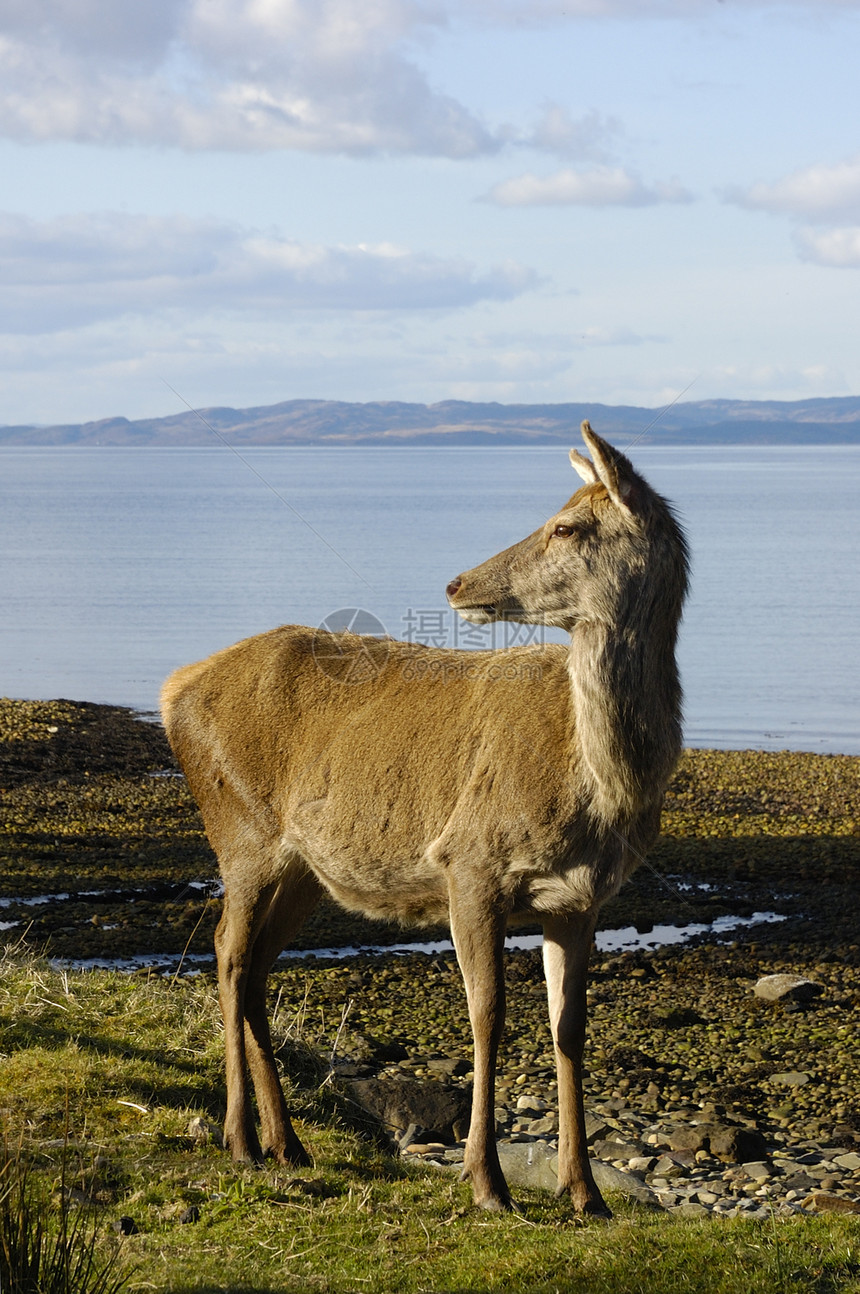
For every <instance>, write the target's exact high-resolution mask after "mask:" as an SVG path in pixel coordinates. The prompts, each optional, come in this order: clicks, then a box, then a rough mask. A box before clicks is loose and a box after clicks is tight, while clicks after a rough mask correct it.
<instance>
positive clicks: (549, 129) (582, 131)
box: [511, 103, 622, 161]
mask: <svg viewBox="0 0 860 1294" xmlns="http://www.w3.org/2000/svg"><path fill="white" fill-rule="evenodd" d="M621 133H622V130H621V123H620V122H618V121H617V120H616V119H615V118H613V117H608V118H607V117H601V115H600V113H599V112H589V113H586V115H585V116H584V117H581V118H580V119H579V120H578V121H577V120H574V119H573V118H572V117H571V116H570V114H569V113H568V112H567V111H566V109H564V108H562V107H561V106H560V105H559V104H557V103H550V104H547V106H546V108H545V109H544V112H543V115H542V116H541V118H540V120H539V121H538V123H537V125H536V126H535V127H534V129H532V130H530V131H524V132H521V133H513V134H512V136H511V137H512V139H513V140H514V141H515V142H516V143H518V144H524V145H526V146H527V147H529V148H535V149H538V150H539V151H541V152H544V153H555V154H556V156H558V157H565V158H570V159H576V160H579V159H584V158H592V159H594V160H598V161H602V160H604V159H605V158H606V156H607V153H608V151H609V147H610V144H611V143H612V142H614V140H615V139H616V138H617V136H619V135H620V134H621Z"/></svg>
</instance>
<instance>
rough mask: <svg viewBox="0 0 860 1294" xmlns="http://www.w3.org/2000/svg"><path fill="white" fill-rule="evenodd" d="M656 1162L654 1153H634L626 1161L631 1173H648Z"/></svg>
mask: <svg viewBox="0 0 860 1294" xmlns="http://www.w3.org/2000/svg"><path fill="white" fill-rule="evenodd" d="M656 1162H657V1160H656V1158H655V1156H654V1155H636V1156H635V1157H634V1158H633V1159H629V1160H628V1161H627V1170H628V1172H631V1173H650V1172H652V1171H653V1168H654V1165H655V1164H656Z"/></svg>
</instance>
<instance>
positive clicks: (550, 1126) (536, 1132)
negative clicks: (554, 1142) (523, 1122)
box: [526, 1114, 558, 1137]
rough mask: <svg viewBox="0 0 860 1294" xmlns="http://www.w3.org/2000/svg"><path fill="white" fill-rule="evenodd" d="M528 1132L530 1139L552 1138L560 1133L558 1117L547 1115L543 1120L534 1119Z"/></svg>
mask: <svg viewBox="0 0 860 1294" xmlns="http://www.w3.org/2000/svg"><path fill="white" fill-rule="evenodd" d="M526 1132H527V1133H528V1134H529V1136H530V1137H551V1136H553V1134H554V1133H556V1132H558V1116H557V1115H555V1114H545V1115H544V1116H543V1118H542V1119H532V1121H531V1123H530V1124H529V1125H528V1127H527V1128H526Z"/></svg>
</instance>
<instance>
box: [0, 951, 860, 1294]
mask: <svg viewBox="0 0 860 1294" xmlns="http://www.w3.org/2000/svg"><path fill="white" fill-rule="evenodd" d="M282 1016H283V1013H282ZM293 1027H294V1022H293V1024H290V1023H289V1022H287V1023H282V1025H281V1026H280V1028H279V1036H278V1038H277V1044H278V1049H279V1056H280V1058H281V1060H282V1063H283V1066H284V1069H285V1075H286V1084H287V1086H288V1087H291V1088H292V1102H293V1105H294V1107H295V1108H296V1109H297V1111H298V1113H299V1118H298V1120H297V1122H298V1125H299V1130H300V1134H301V1135H302V1136H303V1138H304V1140H305V1143H306V1144H307V1145H309V1146H310V1148H311V1150H312V1153H313V1154H314V1156H315V1163H314V1166H313V1168H311V1169H309V1170H303V1171H301V1172H298V1171H290V1170H286V1169H277V1168H273V1167H270V1168H265V1169H263V1170H254V1169H250V1168H246V1167H237V1166H235V1165H233V1164H232V1163H231V1162H230V1160H229V1159H228V1158H227V1157H226V1156H225V1155H224V1154H223V1152H222V1151H220V1150H219V1149H218V1148H217V1146H216V1145H215V1144H213V1143H212V1142H211V1141H209V1142H202V1143H201V1142H199V1141H195V1140H194V1138H193V1137H192V1136H190V1135H189V1131H188V1128H189V1121H190V1119H191V1118H192V1117H194V1116H201V1117H202V1118H204V1119H205V1120H207V1121H210V1122H212V1123H218V1122H219V1121H220V1118H221V1115H222V1112H223V1104H224V1085H223V1074H222V1060H221V1031H220V1023H219V1019H218V1012H217V1005H216V1001H215V994H214V990H213V987H212V985H211V983H210V982H208V981H205V980H202V979H201V980H185V981H177V982H176V983H174V984H171V983H170V982H169V981H167V980H162V979H157V978H146V977H143V976H132V977H128V976H122V975H118V974H113V973H108V972H94V973H87V974H79V973H75V974H73V973H66V972H60V971H56V970H53V969H51V967H50V966H48V965H47V963H45V962H43V961H39V960H37V959H33V958H32V957H30V956H18V955H16V954H14V953H11V954H7V955H6V957H5V958H4V959H3V960H2V961H0V1120H2V1123H3V1125H4V1129H5V1135H6V1137H7V1140H8V1142H9V1144H14V1145H17V1144H18V1143H19V1142H20V1144H21V1146H22V1154H23V1155H24V1156H25V1157H26V1160H27V1162H28V1164H29V1165H30V1172H31V1175H32V1177H33V1180H34V1181H35V1182H37V1183H38V1184H39V1186H40V1189H41V1190H42V1191H43V1192H45V1193H46V1195H47V1197H49V1198H50V1196H51V1192H53V1193H54V1198H55V1199H56V1198H57V1196H56V1192H57V1191H59V1190H60V1183H61V1177H63V1175H64V1176H65V1184H66V1190H67V1192H68V1199H69V1200H70V1201H71V1207H74V1208H80V1209H81V1210H84V1211H85V1212H86V1216H87V1217H88V1218H91V1219H93V1227H94V1231H95V1234H96V1237H97V1240H96V1244H97V1247H98V1246H101V1248H102V1250H103V1254H104V1256H105V1257H107V1256H109V1254H110V1253H111V1251H112V1248H113V1247H115V1245H116V1239H115V1236H114V1233H113V1230H112V1223H113V1222H115V1221H116V1220H117V1219H119V1218H120V1217H130V1218H132V1219H134V1222H135V1223H136V1225H137V1228H138V1233H137V1234H134V1235H128V1236H124V1237H123V1238H122V1239H121V1241H120V1242H119V1243H120V1256H119V1267H118V1268H117V1269H116V1270H117V1271H118V1272H124V1273H125V1274H127V1276H128V1284H127V1288H128V1289H129V1290H131V1291H141V1292H142V1291H163V1292H164V1294H167V1292H168V1291H170V1292H171V1294H180V1292H182V1291H198V1292H200V1294H203V1292H204V1291H209V1292H210V1294H214V1292H215V1291H232V1290H236V1291H239V1290H243V1291H251V1290H256V1291H260V1292H263V1291H266V1292H268V1294H274V1292H275V1291H278V1292H280V1291H290V1292H293V1291H295V1294H299V1292H300V1291H301V1294H305V1292H307V1291H321V1292H325V1294H356V1292H357V1291H361V1290H372V1291H379V1292H380V1294H386V1292H387V1291H395V1290H397V1291H402V1292H403V1294H419V1292H420V1291H421V1292H423V1291H434V1292H435V1294H441V1292H442V1291H445V1292H446V1294H457V1292H461V1291H462V1294H466V1292H467V1291H476V1292H477V1291H482V1292H483V1291H487V1292H489V1291H497V1290H505V1291H511V1294H517V1292H519V1291H529V1292H532V1291H534V1292H535V1294H537V1292H538V1291H540V1292H541V1294H544V1292H545V1294H551V1292H553V1291H559V1292H564V1294H579V1292H580V1291H581V1292H582V1294H637V1292H638V1291H642V1294H664V1292H665V1294H670V1292H671V1294H688V1292H689V1294H737V1292H738V1291H740V1290H742V1291H744V1294H759V1292H761V1294H765V1292H767V1294H772V1292H774V1291H775V1292H777V1294H795V1292H796V1294H801V1291H802V1292H803V1294H809V1292H810V1291H812V1292H813V1294H831V1292H833V1294H835V1292H836V1291H840V1292H841V1291H845V1292H846V1294H847V1292H848V1291H860V1228H858V1225H857V1221H856V1219H853V1220H852V1219H851V1218H844V1217H837V1216H829V1217H828V1216H822V1217H814V1218H812V1217H809V1218H807V1217H799V1218H789V1219H772V1220H769V1221H766V1222H760V1221H752V1220H742V1219H738V1220H734V1221H729V1220H725V1219H709V1218H693V1219H682V1218H675V1217H670V1216H665V1215H659V1214H654V1213H651V1212H648V1211H645V1210H641V1209H638V1208H636V1207H635V1206H633V1205H628V1204H624V1203H623V1202H621V1201H619V1200H613V1204H614V1206H615V1208H616V1217H615V1219H614V1220H613V1221H612V1222H611V1223H609V1224H606V1223H599V1222H589V1223H587V1224H586V1223H582V1222H581V1221H578V1220H577V1219H575V1218H573V1217H572V1216H571V1214H570V1212H569V1210H568V1209H567V1207H566V1206H565V1204H564V1203H563V1202H558V1201H556V1200H554V1199H552V1198H551V1197H550V1196H549V1195H546V1194H542V1193H538V1192H529V1191H520V1192H518V1194H517V1199H518V1203H519V1204H520V1207H521V1210H522V1211H521V1213H519V1214H516V1215H511V1216H504V1217H498V1216H495V1215H493V1216H490V1215H485V1214H482V1213H480V1212H478V1211H476V1210H474V1209H473V1208H472V1207H471V1203H470V1193H469V1190H468V1187H467V1186H465V1185H463V1184H461V1183H460V1182H459V1181H458V1180H457V1179H456V1177H455V1176H454V1175H453V1174H451V1175H449V1174H447V1173H440V1172H439V1171H438V1170H433V1169H430V1168H425V1167H422V1166H421V1165H416V1164H411V1163H405V1162H402V1161H400V1160H398V1159H395V1158H392V1157H391V1156H389V1155H388V1154H386V1153H384V1152H383V1151H381V1150H380V1149H379V1147H378V1145H376V1144H374V1142H373V1141H372V1140H370V1139H368V1138H367V1137H366V1135H363V1134H362V1131H361V1129H360V1128H359V1127H358V1126H356V1120H355V1118H354V1112H353V1108H352V1107H351V1106H350V1104H349V1102H348V1101H346V1100H345V1099H344V1097H343V1096H342V1095H341V1094H339V1093H338V1092H337V1091H335V1090H334V1089H333V1087H332V1086H331V1084H324V1085H321V1083H320V1080H321V1078H322V1077H323V1076H324V1073H325V1070H324V1067H320V1066H319V1065H317V1064H316V1063H315V1061H314V1058H313V1056H312V1054H311V1053H310V1052H309V1051H308V1049H307V1048H306V1047H305V1046H304V1044H303V1042H302V1041H301V1040H300V1039H297V1038H295V1037H293V1036H292V1029H293ZM192 1206H194V1208H195V1209H196V1210H198V1211H199V1216H198V1219H197V1220H196V1221H194V1222H191V1223H188V1222H183V1221H182V1217H183V1214H185V1213H186V1211H187V1210H189V1209H191V1208H192ZM4 1294H5V1292H4Z"/></svg>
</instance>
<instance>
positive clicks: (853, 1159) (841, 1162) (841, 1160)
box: [833, 1150, 860, 1173]
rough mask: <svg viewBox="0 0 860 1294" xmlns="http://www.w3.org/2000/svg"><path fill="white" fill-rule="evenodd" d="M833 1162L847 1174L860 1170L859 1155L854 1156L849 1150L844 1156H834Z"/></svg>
mask: <svg viewBox="0 0 860 1294" xmlns="http://www.w3.org/2000/svg"><path fill="white" fill-rule="evenodd" d="M833 1162H834V1164H836V1165H837V1167H839V1168H844V1169H845V1170H846V1171H847V1172H849V1173H856V1172H857V1170H858V1169H860V1155H857V1154H855V1153H854V1151H853V1150H849V1151H848V1153H847V1154H846V1155H836V1156H835V1157H834V1159H833Z"/></svg>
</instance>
